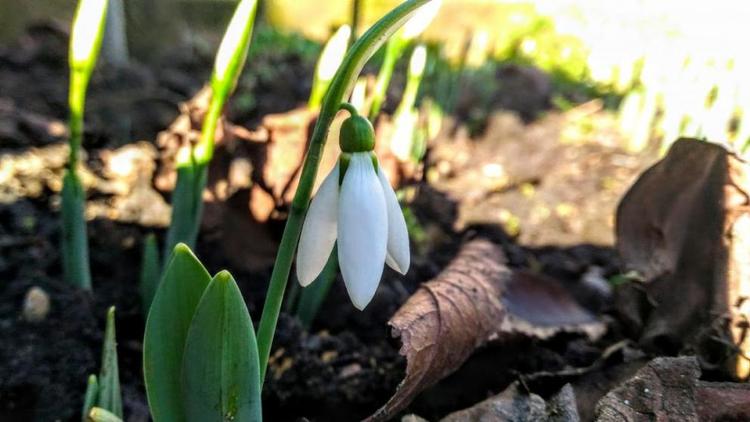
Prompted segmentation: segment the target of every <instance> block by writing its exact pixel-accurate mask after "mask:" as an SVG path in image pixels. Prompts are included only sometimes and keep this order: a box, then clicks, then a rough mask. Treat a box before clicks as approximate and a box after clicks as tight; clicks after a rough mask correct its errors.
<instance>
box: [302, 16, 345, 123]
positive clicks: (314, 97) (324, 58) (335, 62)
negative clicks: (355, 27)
mask: <svg viewBox="0 0 750 422" xmlns="http://www.w3.org/2000/svg"><path fill="white" fill-rule="evenodd" d="M351 32H352V29H351V28H350V27H349V25H342V26H341V27H340V28H339V29H338V30H337V31H336V32H335V33H334V34H333V36H331V38H330V39H329V40H328V42H327V43H326V45H325V47H323V51H322V52H321V53H320V57H319V58H318V64H317V65H316V66H315V77H314V79H313V84H312V90H311V92H310V99H309V100H308V101H307V107H308V108H310V109H317V108H319V107H320V102H321V101H323V96H324V95H325V93H326V91H327V90H328V85H330V84H331V80H332V79H333V76H334V75H335V74H336V70H338V68H339V66H340V65H341V61H342V60H344V55H346V49H347V46H348V45H349V39H350V37H351Z"/></svg>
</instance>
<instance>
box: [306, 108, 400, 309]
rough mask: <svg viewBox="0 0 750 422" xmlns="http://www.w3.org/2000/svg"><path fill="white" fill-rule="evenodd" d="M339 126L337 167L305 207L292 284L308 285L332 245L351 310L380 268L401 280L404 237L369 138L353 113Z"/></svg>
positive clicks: (374, 283)
mask: <svg viewBox="0 0 750 422" xmlns="http://www.w3.org/2000/svg"><path fill="white" fill-rule="evenodd" d="M344 108H346V109H347V110H349V112H350V113H351V114H352V115H351V117H349V118H348V119H347V120H345V121H344V123H343V124H342V126H341V132H340V134H339V138H340V144H341V150H342V151H343V153H342V156H341V158H340V160H339V163H338V164H337V165H336V166H335V167H334V168H333V170H331V172H330V173H329V174H328V176H326V178H325V180H324V181H323V183H322V184H321V185H320V188H319V189H318V192H317V193H316V194H315V197H314V198H313V199H312V202H311V203H310V208H309V210H308V212H307V217H306V219H305V223H304V225H303V227H302V235H301V237H300V242H299V248H298V251H297V278H298V279H299V282H300V284H302V286H307V285H308V284H310V283H312V281H313V280H315V278H317V276H318V275H319V274H320V272H321V271H322V270H323V267H324V266H325V264H326V261H327V260H328V256H329V255H330V253H331V250H332V249H333V246H334V244H335V243H336V242H338V258H339V266H340V267H341V274H342V276H343V278H344V283H345V284H346V290H347V292H348V293H349V297H350V298H351V300H352V303H353V304H354V306H355V307H356V308H357V309H360V310H362V309H364V308H365V306H367V304H368V303H370V301H371V300H372V298H373V296H374V295H375V291H376V290H377V288H378V284H379V283H380V278H381V276H382V275H383V263H385V264H387V265H388V266H389V267H391V268H393V269H394V270H396V271H398V272H400V273H401V274H406V272H407V271H408V270H409V263H410V262H409V261H410V255H409V233H408V232H407V229H406V222H405V221H404V216H403V214H402V212H401V207H400V206H399V203H398V199H397V198H396V193H395V192H394V191H393V188H392V187H391V185H390V183H389V182H388V178H387V177H386V175H385V173H384V172H383V171H381V170H380V169H379V168H378V167H379V166H378V163H377V158H376V157H375V156H374V154H373V152H372V150H373V148H374V147H375V132H374V130H373V128H372V125H371V124H370V122H369V121H368V120H367V119H366V118H364V117H362V116H359V115H358V114H357V113H356V110H355V109H354V107H353V106H351V105H350V104H345V105H344Z"/></svg>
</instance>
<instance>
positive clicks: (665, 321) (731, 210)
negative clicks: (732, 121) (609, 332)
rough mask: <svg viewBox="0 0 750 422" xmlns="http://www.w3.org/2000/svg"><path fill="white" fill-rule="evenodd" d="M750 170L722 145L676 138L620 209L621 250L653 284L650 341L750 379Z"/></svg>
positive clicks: (646, 303) (647, 316) (644, 332)
mask: <svg viewBox="0 0 750 422" xmlns="http://www.w3.org/2000/svg"><path fill="white" fill-rule="evenodd" d="M748 242H750V167H749V166H748V163H747V162H746V161H744V160H742V159H741V158H740V157H738V156H737V155H735V154H733V153H731V152H729V151H727V150H726V149H724V148H723V147H721V146H719V145H717V144H711V143H707V142H701V141H696V140H691V139H681V140H679V141H677V142H676V143H675V144H674V145H673V146H672V148H671V149H670V150H669V153H668V154H667V156H666V157H665V158H664V159H663V160H661V161H660V162H658V163H657V164H655V165H654V166H653V167H652V168H650V169H649V170H648V171H647V172H645V173H644V174H643V175H642V176H641V177H640V178H639V180H638V181H637V182H636V183H635V184H634V185H633V187H632V188H631V189H630V191H628V193H627V194H626V195H625V197H624V198H623V200H622V202H621V203H620V206H619V208H618V212H617V249H618V251H619V252H620V254H621V256H622V258H623V259H624V261H625V264H626V266H627V268H628V269H629V270H635V271H637V272H638V273H640V275H642V276H643V277H644V279H645V280H646V284H645V293H646V296H647V297H645V298H642V299H643V300H642V302H643V303H642V304H641V305H635V306H629V307H630V308H631V309H641V310H642V311H641V312H636V313H635V315H629V316H628V318H627V319H628V320H631V321H635V322H636V324H639V325H641V327H637V328H636V329H638V330H640V337H641V341H642V343H644V344H645V345H648V346H652V347H655V348H660V349H664V348H667V349H668V351H669V352H671V353H674V352H678V351H680V350H682V349H684V348H688V349H692V350H695V351H697V353H698V356H699V358H701V363H702V365H703V367H704V368H707V369H719V368H724V369H726V370H727V371H728V372H729V373H730V374H733V375H734V376H736V377H737V378H740V379H745V378H747V377H748V375H750V361H749V360H748V359H747V358H746V357H745V356H748V352H750V335H748V334H750V333H748V332H747V329H748V326H749V325H748V317H749V316H750V303H749V302H748V301H747V300H746V299H747V298H748V297H750V255H749V254H748V251H750V244H749V243H748Z"/></svg>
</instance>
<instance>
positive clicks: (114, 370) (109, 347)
mask: <svg viewBox="0 0 750 422" xmlns="http://www.w3.org/2000/svg"><path fill="white" fill-rule="evenodd" d="M96 404H97V406H98V407H101V408H102V409H105V410H107V411H109V412H112V413H113V414H115V415H117V416H118V417H120V418H122V394H121V393H120V371H119V369H118V367H117V341H116V336H115V307H114V306H112V307H110V308H109V311H107V328H106V330H105V331H104V349H103V350H102V369H101V371H100V372H99V388H98V394H97V400H96Z"/></svg>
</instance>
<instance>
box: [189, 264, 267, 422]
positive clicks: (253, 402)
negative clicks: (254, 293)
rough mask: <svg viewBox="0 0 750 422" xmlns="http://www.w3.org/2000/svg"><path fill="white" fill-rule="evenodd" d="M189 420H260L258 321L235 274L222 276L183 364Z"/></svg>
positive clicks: (204, 304) (206, 300) (197, 321)
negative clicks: (251, 315) (252, 317)
mask: <svg viewBox="0 0 750 422" xmlns="http://www.w3.org/2000/svg"><path fill="white" fill-rule="evenodd" d="M182 382H183V392H184V393H183V399H184V405H185V414H186V416H187V419H186V420H187V421H190V422H193V421H194V422H214V421H215V422H224V421H243V422H247V421H260V420H261V418H262V415H261V402H260V367H259V364H258V347H257V344H256V341H255V332H254V330H253V323H252V321H251V320H250V314H249V313H248V311H247V307H246V306H245V301H244V300H243V299H242V294H241V293H240V289H239V288H238V287H237V283H235V281H234V279H233V278H232V276H231V275H230V274H229V273H228V272H226V271H222V272H220V273H219V274H217V275H216V276H215V277H214V278H213V280H212V281H211V284H209V286H208V288H207V289H206V292H205V293H204V294H203V297H202V298H201V301H200V304H199V305H198V309H196V311H195V317H194V318H193V322H192V324H191V325H190V331H189V332H188V338H187V342H186V344H185V356H184V358H183V362H182Z"/></svg>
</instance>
